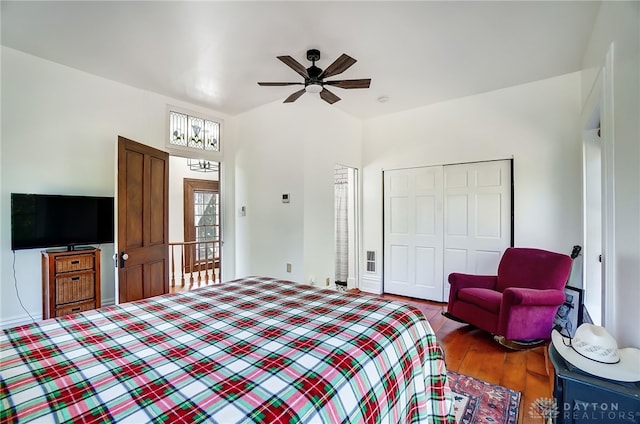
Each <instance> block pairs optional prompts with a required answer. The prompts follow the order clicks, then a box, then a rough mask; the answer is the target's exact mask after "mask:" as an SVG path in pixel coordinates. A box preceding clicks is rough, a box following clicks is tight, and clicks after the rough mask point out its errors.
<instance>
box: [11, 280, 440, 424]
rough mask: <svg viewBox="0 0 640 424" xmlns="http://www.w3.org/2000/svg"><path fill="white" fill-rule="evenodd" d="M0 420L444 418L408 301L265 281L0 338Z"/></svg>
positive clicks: (423, 336)
mask: <svg viewBox="0 0 640 424" xmlns="http://www.w3.org/2000/svg"><path fill="white" fill-rule="evenodd" d="M0 361H1V364H0V422H1V423H14V422H20V423H23V422H24V423H27V422H38V423H40V422H73V423H82V422H85V423H89V422H101V423H116V422H117V423H136V424H139V423H146V422H155V423H197V422H207V423H223V424H231V423H254V422H256V423H269V424H271V423H365V422H367V423H369V422H372V423H373V422H380V423H444V422H453V415H452V413H453V407H452V395H451V391H450V389H449V386H448V383H447V379H446V369H445V363H444V358H443V354H442V351H441V349H440V348H439V346H438V344H437V342H436V339H435V335H434V334H433V331H432V330H431V327H430V326H429V323H428V322H427V320H426V318H425V317H424V315H423V314H422V313H421V312H420V311H419V310H418V309H416V308H415V307H413V306H409V305H404V304H400V303H394V302H391V301H387V300H384V299H381V298H378V297H374V296H368V295H358V294H350V293H341V292H336V291H332V290H320V289H318V288H314V287H311V286H305V285H300V284H296V283H292V282H289V281H283V280H276V279H272V278H264V277H250V278H244V279H238V280H234V281H230V282H227V283H223V284H219V285H216V286H209V287H203V288H199V289H196V290H192V291H188V292H182V293H178V294H168V295H163V296H157V297H154V298H150V299H145V300H142V301H137V302H131V303H126V304H122V305H117V306H109V307H105V308H102V309H98V310H93V311H88V312H83V313H80V314H76V315H68V316H64V317H61V318H56V319H50V320H45V321H42V322H39V323H34V324H28V325H23V326H18V327H14V328H11V329H6V330H3V332H2V335H1V336H0Z"/></svg>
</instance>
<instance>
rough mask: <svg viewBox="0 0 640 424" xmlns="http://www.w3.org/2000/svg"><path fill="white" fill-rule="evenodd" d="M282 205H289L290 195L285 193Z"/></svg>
mask: <svg viewBox="0 0 640 424" xmlns="http://www.w3.org/2000/svg"><path fill="white" fill-rule="evenodd" d="M282 203H289V193H284V194H283V195H282Z"/></svg>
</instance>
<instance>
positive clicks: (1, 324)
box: [0, 297, 116, 330]
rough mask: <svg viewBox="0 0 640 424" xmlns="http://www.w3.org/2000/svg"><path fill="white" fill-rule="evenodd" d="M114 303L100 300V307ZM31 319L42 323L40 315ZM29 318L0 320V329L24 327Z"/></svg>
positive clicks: (111, 300) (111, 299)
mask: <svg viewBox="0 0 640 424" xmlns="http://www.w3.org/2000/svg"><path fill="white" fill-rule="evenodd" d="M115 303H116V300H115V298H113V297H110V298H108V299H102V303H101V306H111V305H115ZM31 317H33V319H34V320H35V322H40V321H42V313H38V314H31ZM31 317H30V316H29V315H28V314H23V315H19V316H15V317H12V318H6V319H2V320H1V321H0V329H2V330H4V329H5V328H11V327H17V326H19V325H24V324H31V323H32V322H33V321H32V320H31Z"/></svg>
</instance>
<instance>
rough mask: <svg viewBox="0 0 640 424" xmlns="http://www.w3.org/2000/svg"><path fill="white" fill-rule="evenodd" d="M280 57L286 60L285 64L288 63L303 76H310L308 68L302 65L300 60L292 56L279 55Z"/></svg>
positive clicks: (283, 60)
mask: <svg viewBox="0 0 640 424" xmlns="http://www.w3.org/2000/svg"><path fill="white" fill-rule="evenodd" d="M278 59H280V60H281V61H282V62H284V64H285V65H287V66H288V67H289V68H291V69H293V70H294V71H296V72H297V73H298V74H300V75H301V76H302V77H303V78H309V74H308V73H307V68H305V67H304V66H302V65H301V64H300V62H298V61H297V60H295V59H294V58H292V57H291V56H278Z"/></svg>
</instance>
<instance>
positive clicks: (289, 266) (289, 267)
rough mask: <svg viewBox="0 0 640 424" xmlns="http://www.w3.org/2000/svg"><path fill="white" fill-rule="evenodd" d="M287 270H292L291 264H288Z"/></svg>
mask: <svg viewBox="0 0 640 424" xmlns="http://www.w3.org/2000/svg"><path fill="white" fill-rule="evenodd" d="M287 272H291V264H287Z"/></svg>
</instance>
